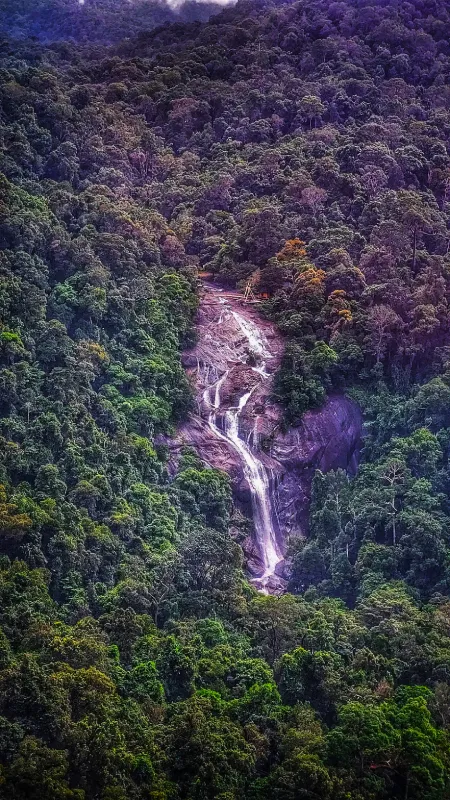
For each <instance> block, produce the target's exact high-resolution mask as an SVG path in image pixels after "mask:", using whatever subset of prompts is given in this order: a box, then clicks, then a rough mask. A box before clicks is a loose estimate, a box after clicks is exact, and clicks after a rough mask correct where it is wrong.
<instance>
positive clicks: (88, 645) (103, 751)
mask: <svg viewBox="0 0 450 800" xmlns="http://www.w3.org/2000/svg"><path fill="white" fill-rule="evenodd" d="M16 5H17V4H16ZM37 8H38V9H39V5H37ZM9 10H10V11H11V6H9ZM8 20H9V22H11V21H14V20H13V17H12V15H9V16H8ZM9 22H8V24H9ZM14 24H15V23H14ZM124 33H125V31H124ZM449 41H450V16H449V10H448V7H447V4H446V3H444V2H438V0H435V1H434V0H433V1H430V2H426V1H425V0H424V2H419V0H417V1H414V2H408V3H407V2H402V0H399V1H398V2H396V3H391V2H384V3H383V2H381V3H377V4H374V5H369V4H368V3H367V4H366V3H364V4H363V3H361V2H356V0H343V1H342V2H328V0H322V1H320V2H317V3H314V4H312V3H309V2H303V0H300V2H296V3H292V4H291V3H282V4H270V3H267V4H265V3H260V2H258V1H257V0H254V1H253V0H252V1H251V2H240V3H238V5H237V6H236V7H235V8H233V9H231V8H229V9H226V10H224V11H223V12H221V14H219V15H218V16H215V17H214V18H212V19H211V20H210V21H209V22H207V23H205V24H201V23H199V22H195V23H192V24H182V23H177V24H174V25H167V26H164V27H162V28H159V29H156V30H154V31H152V32H147V33H141V34H140V35H138V36H137V37H136V38H134V39H132V40H130V41H124V42H121V43H120V44H116V45H114V46H113V47H109V48H106V47H105V46H104V45H101V46H100V45H95V44H91V45H89V46H79V45H76V44H74V43H73V42H72V43H71V42H62V43H58V44H53V45H49V46H44V45H41V44H38V43H37V42H30V41H27V42H22V43H20V44H18V43H17V42H14V43H12V42H9V41H7V40H6V39H5V40H2V42H1V43H0V137H1V147H0V172H1V176H0V249H1V253H0V387H1V388H0V482H1V487H0V626H1V629H0V732H1V735H0V798H2V800H3V798H4V799H5V800H241V799H242V798H245V800H266V799H267V798H269V797H270V798H272V797H273V798H276V799H277V800H297V798H299V797H302V798H305V800H316V798H319V797H320V798H321V800H349V798H351V799H352V800H385V799H386V798H393V800H446V798H448V796H449V791H450V783H449V779H450V747H449V736H448V726H449V721H450V720H449V711H448V707H449V696H450V688H449V687H450V674H449V666H448V665H449V663H450V628H449V618H450V612H449V609H450V602H449V593H450V562H449V532H450V471H449V464H448V456H449V443H450V420H449V413H448V409H449V404H450V367H449V363H450V351H449V345H448V334H449V314H448V296H449V280H450V271H449V255H448V250H449V246H448V245H449V226H448V222H449V205H448V200H449V185H450V168H449V167H450V164H449V155H448V137H449V131H450V125H449V123H450V120H449V104H450V96H449V90H448V78H449V70H450V46H449ZM203 269H206V270H207V271H208V272H209V273H210V274H212V275H213V277H214V278H215V280H216V281H221V282H222V283H223V284H226V285H227V286H229V287H234V286H236V285H237V286H239V287H241V286H242V285H244V286H245V285H246V284H247V282H248V281H250V284H249V289H251V290H252V292H253V294H254V295H255V296H257V297H258V299H259V300H261V303H259V306H258V308H259V309H260V311H261V313H262V314H264V315H265V316H266V317H267V318H268V320H269V321H270V326H273V325H276V326H277V327H278V331H279V333H280V335H282V336H283V337H285V343H286V348H285V356H284V359H283V360H282V362H281V365H280V369H279V370H278V373H277V377H276V379H275V384H274V386H275V389H274V392H275V397H274V400H275V401H276V402H277V403H278V404H280V406H282V407H283V408H284V418H283V420H282V421H280V425H281V426H282V428H283V430H286V431H287V430H290V431H291V434H292V436H293V438H294V439H295V437H296V436H297V434H298V430H299V428H298V427H297V426H299V425H300V424H301V419H302V415H303V414H304V413H305V412H308V411H310V410H311V409H318V408H320V407H322V406H323V404H324V402H326V397H327V394H328V395H334V394H342V393H345V392H346V393H348V394H351V396H352V398H353V399H354V400H356V401H357V402H358V404H359V406H360V408H361V409H362V411H363V413H364V420H365V439H364V450H363V454H362V456H363V460H362V465H361V467H360V470H359V473H358V475H357V477H356V478H355V479H354V480H351V481H350V480H349V478H348V476H347V474H346V473H345V472H344V471H342V470H337V471H335V472H334V471H331V472H329V473H327V474H326V475H323V474H322V473H318V474H317V475H316V477H315V480H314V483H313V489H312V505H311V514H310V522H309V538H308V539H307V540H305V541H301V540H298V539H297V540H296V541H294V542H293V543H292V544H291V546H290V550H289V553H288V558H289V560H290V564H291V578H290V582H289V586H288V589H289V591H290V592H291V593H287V594H285V595H284V596H282V597H280V598H277V597H273V596H265V595H263V594H261V593H258V592H257V591H256V589H255V588H254V587H252V586H251V585H250V584H249V583H248V581H247V580H246V578H245V574H244V571H243V554H242V551H241V548H240V547H239V546H238V544H237V543H236V539H240V540H241V541H244V540H245V538H246V537H247V536H248V533H249V522H248V520H247V519H246V518H245V517H243V516H242V514H241V513H240V512H239V510H238V509H236V508H233V504H232V498H231V489H230V483H229V480H228V478H227V476H226V475H225V474H224V473H223V472H220V471H217V470H214V469H210V468H207V467H205V465H204V464H203V463H202V462H201V461H200V460H199V459H198V457H197V455H196V454H195V453H193V452H192V451H191V450H189V449H186V450H184V451H183V452H181V453H180V454H179V455H180V459H179V463H178V465H177V471H176V472H175V474H172V471H171V470H170V469H169V464H168V458H169V453H168V449H167V447H166V446H165V445H164V444H162V442H166V441H167V438H168V437H169V438H170V437H172V436H173V435H175V433H176V431H177V429H178V428H179V426H180V425H182V424H183V423H184V422H185V420H186V417H187V415H188V413H189V411H190V410H191V409H192V408H193V392H192V387H191V385H190V383H189V381H188V379H187V377H186V374H185V371H184V369H183V366H182V362H181V352H182V351H183V350H184V351H186V350H188V349H189V348H194V347H195V332H194V323H195V318H196V313H197V309H198V301H199V298H198V291H197V274H198V271H199V270H200V271H201V270H203ZM313 413H316V414H319V415H320V412H313ZM286 435H288V434H286ZM231 529H233V531H234V533H235V536H236V539H232V538H231V536H230V535H229V531H230V530H231Z"/></svg>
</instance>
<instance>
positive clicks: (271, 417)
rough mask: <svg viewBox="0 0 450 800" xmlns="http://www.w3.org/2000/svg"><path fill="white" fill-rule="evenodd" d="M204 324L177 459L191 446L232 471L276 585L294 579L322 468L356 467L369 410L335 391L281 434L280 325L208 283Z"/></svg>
mask: <svg viewBox="0 0 450 800" xmlns="http://www.w3.org/2000/svg"><path fill="white" fill-rule="evenodd" d="M197 326H198V343H197V345H196V347H195V348H193V349H192V350H190V351H188V352H186V353H185V354H184V366H185V368H186V370H187V371H188V373H189V375H190V376H191V379H192V381H193V384H194V386H195V392H196V398H197V409H196V413H194V414H192V415H191V417H190V419H189V421H188V422H186V423H185V424H184V425H183V426H182V428H181V429H180V431H179V435H178V437H177V439H176V441H175V442H174V443H173V445H172V457H173V458H174V459H176V456H177V450H178V449H179V448H180V446H182V445H183V444H188V445H190V446H192V447H194V448H195V449H196V450H197V452H198V453H199V455H200V457H201V458H202V459H203V460H204V461H205V462H206V463H207V464H209V465H210V466H213V467H216V468H219V469H223V470H225V471H226V472H227V473H228V474H229V475H230V477H231V480H232V484H233V489H234V496H235V500H236V503H237V505H238V506H239V507H240V508H241V509H242V510H243V511H244V513H246V514H247V515H248V516H249V517H253V522H254V526H253V527H254V531H253V535H252V536H251V537H250V538H249V539H248V540H247V541H246V542H244V550H245V551H246V555H247V561H248V568H249V571H250V573H251V574H252V575H254V576H255V581H258V580H259V582H260V584H261V585H263V586H266V587H267V589H268V590H271V589H272V588H273V587H274V586H275V584H276V583H279V580H277V576H278V579H279V578H281V577H282V576H284V577H286V570H285V566H284V560H283V557H284V554H285V552H286V545H287V540H288V538H289V536H292V535H297V536H304V535H306V534H307V520H308V506H309V502H310V497H311V482H312V478H313V476H314V472H315V470H317V469H319V470H322V471H323V472H326V471H327V470H330V469H336V468H338V467H342V468H344V469H348V470H349V471H350V472H354V471H355V470H356V467H357V461H358V451H359V446H360V438H361V428H362V420H361V414H360V411H359V409H358V407H357V406H356V405H355V404H354V403H353V402H352V401H351V400H349V399H348V398H347V397H345V396H343V395H339V396H332V397H329V398H328V400H327V401H326V403H325V404H324V406H323V407H322V408H321V409H318V410H315V411H310V412H308V413H306V414H305V415H304V417H303V419H302V421H301V423H300V424H299V425H298V427H295V428H291V429H289V430H288V431H283V426H282V424H281V422H282V410H281V408H280V407H279V406H278V405H277V404H276V402H275V401H274V399H273V397H272V382H273V375H274V373H275V372H276V370H277V368H278V366H279V363H280V359H281V355H282V352H283V341H282V338H281V336H280V334H279V333H278V332H277V330H276V329H275V327H274V326H273V325H271V324H270V323H269V322H268V321H266V320H264V319H262V318H261V317H259V316H258V314H257V311H255V308H254V307H252V306H250V305H246V304H244V303H243V301H242V300H241V299H239V297H238V296H236V295H232V294H230V293H227V292H225V291H223V290H221V289H219V288H217V287H214V286H208V285H207V286H205V287H204V291H203V297H202V303H201V307H200V311H199V315H198V323H197Z"/></svg>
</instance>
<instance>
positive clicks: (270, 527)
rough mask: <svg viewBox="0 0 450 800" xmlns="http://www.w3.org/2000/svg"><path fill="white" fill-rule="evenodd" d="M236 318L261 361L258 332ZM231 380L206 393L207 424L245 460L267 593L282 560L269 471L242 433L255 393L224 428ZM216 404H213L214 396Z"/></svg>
mask: <svg viewBox="0 0 450 800" xmlns="http://www.w3.org/2000/svg"><path fill="white" fill-rule="evenodd" d="M233 316H234V318H235V319H236V321H237V322H238V324H239V325H240V327H241V328H242V330H243V331H244V332H245V335H246V336H247V338H248V342H249V348H250V353H252V354H253V355H254V356H255V357H256V356H258V357H260V358H261V357H262V356H263V354H264V352H265V350H264V347H263V343H262V340H261V337H260V335H259V331H258V330H257V329H256V327H254V326H253V325H251V324H250V323H249V321H248V320H245V319H244V318H243V317H241V316H240V315H239V314H237V313H236V312H233ZM254 369H255V371H256V372H258V373H259V374H260V375H261V376H262V377H263V378H264V377H266V378H267V377H269V376H268V375H266V373H265V370H264V362H263V361H261V366H260V368H259V369H258V368H254ZM227 377H228V371H227V372H224V374H223V375H222V376H221V377H220V378H218V380H217V381H216V382H215V383H214V384H212V385H211V386H208V387H207V388H206V389H205V391H204V393H203V400H204V403H205V406H206V407H207V408H208V409H209V414H208V424H209V426H210V428H211V430H212V431H213V433H214V434H215V435H216V436H218V437H219V438H223V439H225V440H226V441H227V442H228V443H229V444H231V446H232V447H233V448H234V449H235V451H236V452H237V453H238V454H239V456H240V458H241V459H242V464H243V470H244V474H245V476H246V478H247V481H248V484H249V487H250V493H251V498H252V511H253V522H254V526H255V536H256V541H257V543H258V547H259V550H260V555H261V561H262V563H263V565H264V571H263V572H262V574H261V575H260V576H258V577H257V578H255V579H254V581H255V582H257V583H258V585H259V586H260V588H261V589H262V590H265V589H266V586H267V582H268V580H269V578H270V577H271V576H272V575H273V574H274V572H275V569H276V566H277V564H279V562H280V561H281V560H282V555H281V554H280V551H279V548H278V545H277V538H276V533H275V527H274V523H273V517H274V511H273V508H272V500H271V492H270V480H269V475H268V470H267V467H265V465H264V464H263V463H262V461H261V459H260V458H258V456H257V454H256V453H255V452H254V450H253V449H252V448H251V447H250V446H249V444H248V443H247V441H246V440H245V438H244V436H242V435H241V432H240V429H239V419H240V416H241V413H242V411H243V409H244V408H245V406H246V405H247V403H248V401H249V399H250V397H251V396H252V394H253V389H250V390H249V391H246V392H244V393H243V394H242V395H241V396H240V397H239V402H238V405H237V406H233V407H231V408H228V409H227V410H225V412H224V413H223V423H222V428H221V427H220V421H221V396H220V390H221V387H222V385H223V384H224V382H225V381H226V379H227ZM212 394H213V395H214V401H213V402H211V395H212Z"/></svg>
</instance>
